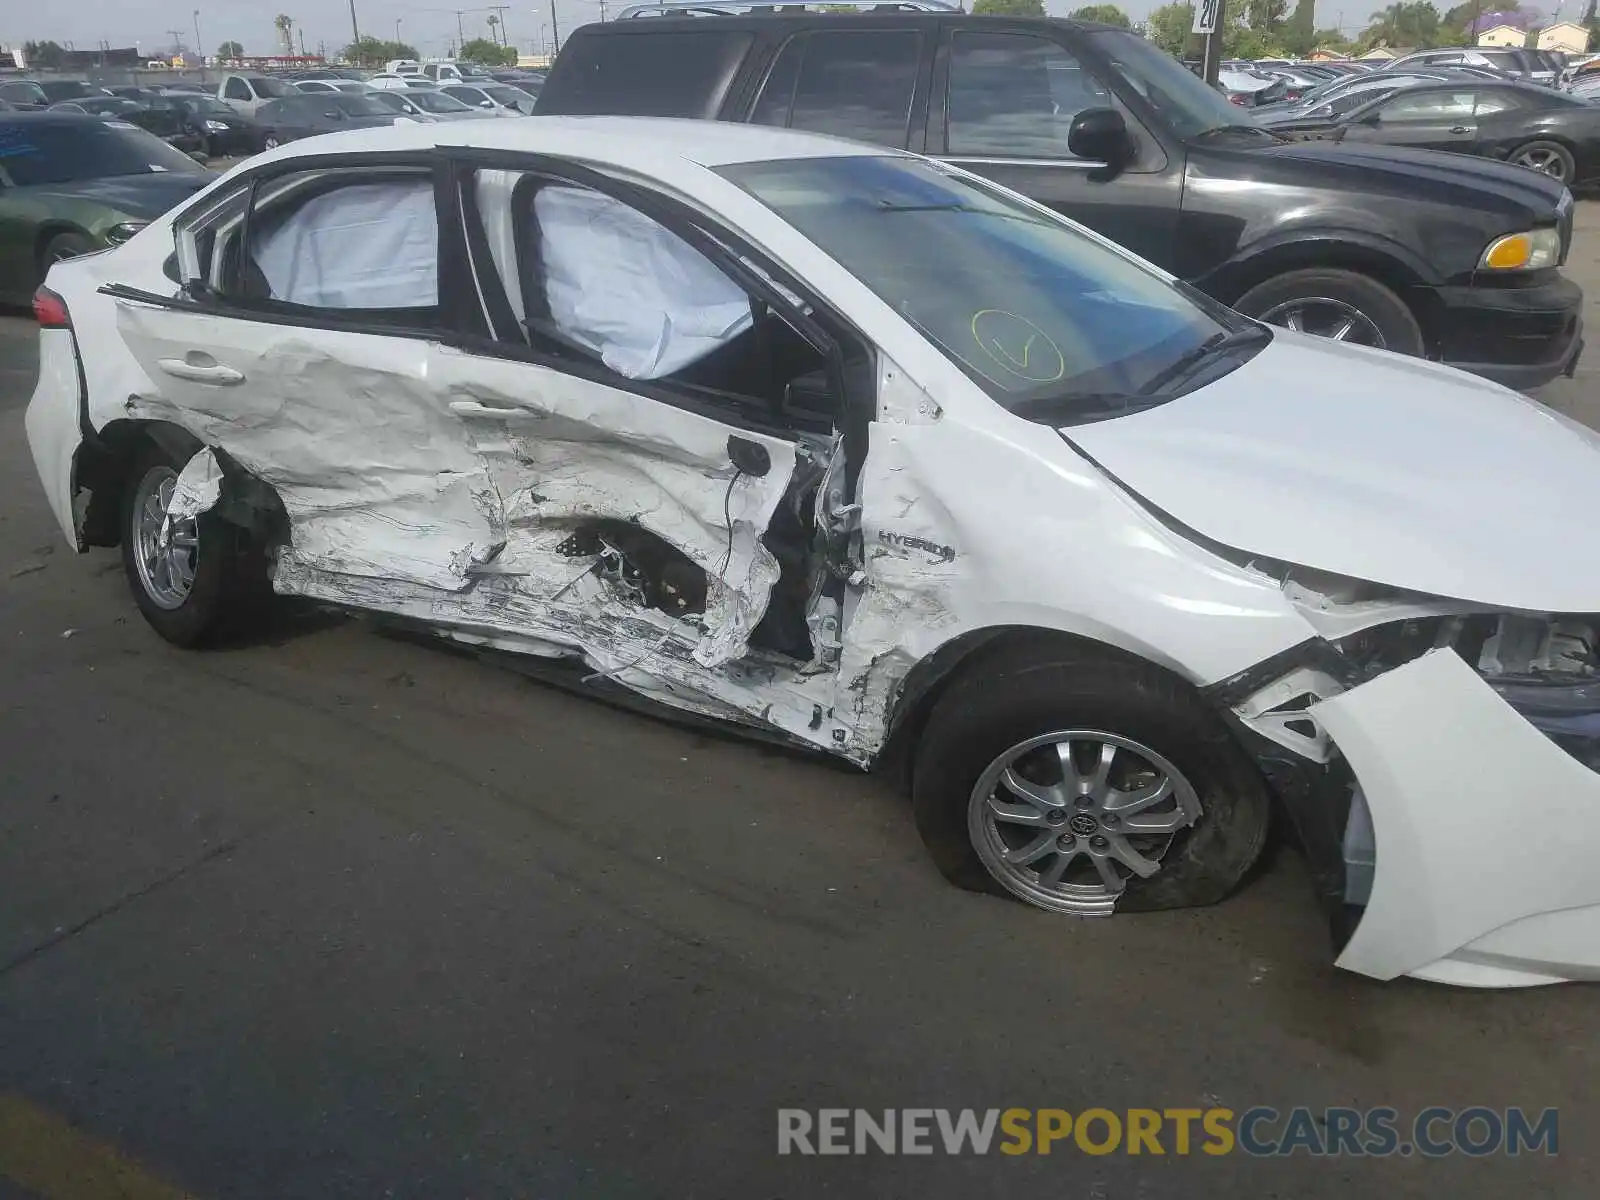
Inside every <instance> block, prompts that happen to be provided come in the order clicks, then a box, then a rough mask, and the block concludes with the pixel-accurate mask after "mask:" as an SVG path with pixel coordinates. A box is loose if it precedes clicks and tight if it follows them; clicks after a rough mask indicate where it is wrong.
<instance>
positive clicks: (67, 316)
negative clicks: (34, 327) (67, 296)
mask: <svg viewBox="0 0 1600 1200" xmlns="http://www.w3.org/2000/svg"><path fill="white" fill-rule="evenodd" d="M33 315H34V318H35V319H36V320H37V321H38V322H39V328H40V329H71V328H72V314H71V313H69V312H67V302H66V301H65V300H63V299H62V298H61V297H60V296H58V295H56V294H55V293H54V292H52V291H51V290H50V289H49V288H40V289H39V290H38V291H37V292H35V293H34V294H33Z"/></svg>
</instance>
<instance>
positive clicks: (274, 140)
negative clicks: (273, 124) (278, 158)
mask: <svg viewBox="0 0 1600 1200" xmlns="http://www.w3.org/2000/svg"><path fill="white" fill-rule="evenodd" d="M282 144H283V143H282V142H280V141H279V140H278V135H277V134H275V133H269V134H267V136H266V137H264V138H262V139H261V148H262V149H263V150H276V149H277V148H278V147H279V146H281V145H282Z"/></svg>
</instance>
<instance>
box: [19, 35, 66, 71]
mask: <svg viewBox="0 0 1600 1200" xmlns="http://www.w3.org/2000/svg"><path fill="white" fill-rule="evenodd" d="M22 57H23V58H25V59H27V60H28V65H29V66H30V67H43V68H44V69H45V70H47V71H53V70H55V69H56V68H57V67H59V66H61V64H62V63H64V62H66V61H67V52H66V51H65V50H63V49H62V48H61V46H60V44H59V43H57V42H24V43H23V45H22Z"/></svg>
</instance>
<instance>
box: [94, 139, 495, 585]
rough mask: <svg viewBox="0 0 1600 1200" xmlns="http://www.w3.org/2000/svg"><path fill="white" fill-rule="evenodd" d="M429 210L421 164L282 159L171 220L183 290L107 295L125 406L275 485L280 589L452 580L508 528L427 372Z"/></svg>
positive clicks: (433, 238)
mask: <svg viewBox="0 0 1600 1200" xmlns="http://www.w3.org/2000/svg"><path fill="white" fill-rule="evenodd" d="M286 165H292V164H286ZM434 205H435V202H434V183H433V177H432V172H431V168H429V167H428V166H426V165H422V164H415V165H404V164H395V163H393V162H384V163H382V164H378V163H374V164H372V165H369V166H355V167H348V166H340V167H337V168H311V169H300V170H286V171H283V172H281V173H278V174H274V175H271V176H269V177H265V178H261V179H259V180H257V181H255V182H253V183H252V182H245V183H242V184H241V186H240V187H239V188H238V189H237V190H235V191H232V192H230V193H227V194H226V195H224V196H223V197H222V198H221V199H220V200H219V201H217V202H216V203H214V204H211V205H208V206H205V207H204V208H203V209H202V210H200V211H198V212H197V213H196V214H195V215H194V216H193V217H188V216H187V215H186V217H185V218H184V219H183V220H181V221H180V222H179V223H178V225H177V226H176V229H175V234H176V239H177V245H178V252H177V255H176V261H177V274H178V275H179V276H180V277H181V279H182V281H183V287H182V290H181V291H180V292H179V293H178V294H177V296H175V297H174V296H173V295H172V294H171V292H170V291H169V292H168V293H167V295H165V296H162V295H160V294H157V293H156V292H155V291H153V290H151V289H149V288H143V289H141V288H140V287H139V286H138V285H139V284H140V283H141V282H143V281H141V280H129V281H127V282H126V283H125V284H121V285H112V286H110V287H108V288H107V289H106V290H108V291H109V292H111V293H113V294H114V295H116V296H117V299H118V306H117V307H118V312H117V332H118V333H119V335H120V336H121V337H122V338H123V339H124V341H125V342H126V343H127V345H128V347H129V349H130V350H131V351H132V353H133V354H134V356H135V357H136V358H137V359H138V360H139V363H140V365H141V366H142V367H143V368H144V371H145V373H146V374H147V375H148V377H149V380H150V385H151V386H150V387H149V389H148V390H145V391H141V392H140V393H139V394H137V395H134V396H132V397H130V398H129V400H128V412H129V415H130V416H132V417H134V418H139V419H147V420H160V421H169V422H172V423H174V424H177V425H180V426H182V427H183V428H184V429H186V430H188V431H189V432H190V433H192V434H193V435H194V436H195V437H197V438H198V439H200V440H201V441H202V442H205V443H206V444H207V445H210V446H214V447H219V448H220V449H221V450H223V451H225V452H226V454H227V456H229V457H230V458H231V459H232V460H233V461H234V462H235V463H237V464H238V466H239V467H241V468H243V470H245V471H247V472H249V473H250V474H251V475H254V476H255V477H257V478H258V479H260V480H262V481H263V482H265V483H266V484H268V485H270V486H271V487H272V488H273V489H274V490H275V491H276V493H277V496H278V498H279V499H280V500H281V502H282V504H283V508H284V510H285V512H286V514H287V516H288V523H289V538H288V544H287V545H286V546H284V547H282V548H281V549H280V551H279V556H278V565H277V573H276V576H275V579H276V584H277V587H278V590H279V591H307V592H311V593H314V594H320V595H323V596H325V597H326V598H332V599H339V598H341V596H342V594H343V592H344V591H345V590H346V589H347V588H348V587H349V586H350V582H349V581H350V580H352V579H360V580H383V581H398V582H400V583H404V584H407V585H415V586H418V587H422V588H426V589H432V590H443V591H446V592H459V591H461V590H463V589H465V588H467V587H468V586H469V585H470V583H471V581H472V578H473V572H474V570H475V569H476V568H477V567H478V566H479V565H481V564H482V563H484V562H486V561H488V560H489V559H491V558H492V557H493V556H494V555H495V554H496V553H497V552H498V550H499V548H500V545H501V543H502V542H503V540H504V536H503V532H502V514H501V511H500V507H499V502H498V496H497V493H496V492H495V489H494V487H493V485H492V483H491V481H490V478H489V474H488V470H487V466H486V464H485V463H484V461H483V459H482V458H481V457H480V456H479V455H478V454H477V453H476V451H475V449H474V447H473V445H472V441H471V438H470V437H469V436H468V434H467V431H466V430H465V429H464V428H463V426H462V423H461V420H460V418H459V417H458V416H457V414H456V413H455V412H453V411H452V410H451V408H450V407H449V404H448V402H447V400H446V398H445V397H444V396H443V395H442V393H441V392H440V390H439V389H438V388H437V387H436V386H435V384H434V383H433V381H432V380H431V378H430V363H431V358H432V354H433V351H432V349H431V342H432V341H433V339H435V338H436V337H438V336H439V334H440V331H441V330H442V329H443V328H444V327H445V325H446V321H445V319H444V312H443V307H444V306H443V305H441V302H440V287H439V272H440V268H439V263H440V259H441V255H440V250H439V232H438V221H437V216H436V213H435V206H434Z"/></svg>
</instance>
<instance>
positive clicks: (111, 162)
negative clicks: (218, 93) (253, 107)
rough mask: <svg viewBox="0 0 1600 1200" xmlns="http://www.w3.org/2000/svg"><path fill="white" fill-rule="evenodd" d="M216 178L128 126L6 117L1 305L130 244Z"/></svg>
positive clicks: (0, 119)
mask: <svg viewBox="0 0 1600 1200" xmlns="http://www.w3.org/2000/svg"><path fill="white" fill-rule="evenodd" d="M216 177H217V176H216V174H215V172H212V171H208V170H206V169H205V168H204V167H202V166H200V165H199V164H198V163H196V162H195V161H194V160H193V159H192V158H190V157H189V156H188V155H187V154H184V153H182V152H181V151H178V150H174V149H173V148H172V147H171V146H169V145H168V144H167V143H166V142H164V141H162V140H161V139H160V138H158V137H156V136H154V135H153V134H149V133H146V132H145V131H144V130H142V129H140V128H139V127H138V126H136V125H132V124H130V123H128V122H126V121H119V120H114V119H108V118H103V117H95V116H85V115H81V114H73V113H54V112H6V113H0V302H4V303H7V304H27V303H28V302H29V301H30V300H31V299H32V297H33V292H34V289H35V288H37V287H38V286H39V284H40V282H41V281H42V280H43V279H44V275H45V272H46V271H48V270H49V269H50V264H51V263H53V262H55V261H57V260H58V259H63V258H71V257H73V256H74V255H78V254H85V253H88V252H89V251H91V250H104V249H105V248H106V247H107V246H114V245H116V244H117V243H118V242H123V241H126V240H127V239H128V238H130V237H132V236H133V234H134V232H135V231H136V230H137V229H138V228H139V227H140V226H141V225H143V224H145V223H146V222H148V221H149V220H150V219H151V218H153V217H158V216H160V215H161V214H162V213H164V212H166V210H167V209H169V208H171V207H172V206H173V205H175V204H177V203H178V202H179V201H181V200H183V199H184V198H185V197H187V196H191V195H193V194H194V193H195V192H197V191H199V190H200V189H201V188H203V187H205V186H206V184H208V183H210V182H211V181H212V180H213V179H215V178H216Z"/></svg>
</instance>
